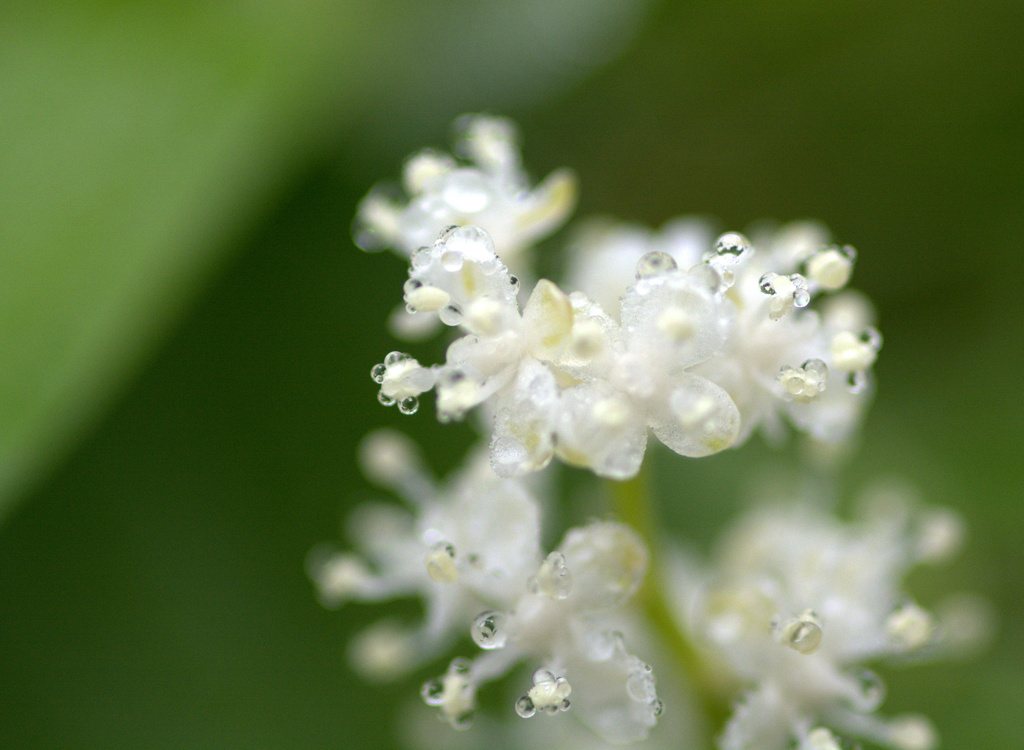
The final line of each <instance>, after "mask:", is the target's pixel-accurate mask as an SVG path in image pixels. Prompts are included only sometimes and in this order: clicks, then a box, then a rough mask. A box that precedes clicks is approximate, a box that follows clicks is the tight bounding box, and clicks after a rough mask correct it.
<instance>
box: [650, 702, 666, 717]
mask: <svg viewBox="0 0 1024 750" xmlns="http://www.w3.org/2000/svg"><path fill="white" fill-rule="evenodd" d="M651 710H652V711H653V712H654V715H655V716H661V715H662V714H663V713H664V712H665V704H664V703H662V702H661V700H660V699H659V698H655V699H654V703H652V704H651Z"/></svg>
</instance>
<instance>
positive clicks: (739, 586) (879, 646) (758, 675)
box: [676, 493, 961, 750]
mask: <svg viewBox="0 0 1024 750" xmlns="http://www.w3.org/2000/svg"><path fill="white" fill-rule="evenodd" d="M861 515H862V517H861V518H860V519H859V520H856V521H854V522H848V523H844V522H840V521H838V520H836V519H834V518H832V517H830V516H829V515H827V514H826V513H825V512H824V511H822V510H821V509H820V507H817V506H811V505H802V504H801V505H794V506H790V507H775V508H763V507H762V508H759V509H757V510H754V511H753V512H751V513H750V514H749V515H748V516H747V517H745V518H743V519H741V520H740V521H739V522H738V523H737V524H736V526H735V527H734V528H733V529H732V530H731V532H730V533H729V534H727V536H726V537H725V539H724V541H723V543H722V544H721V545H720V547H719V548H718V551H717V555H716V557H715V560H714V565H713V566H711V567H710V568H709V569H708V570H707V571H706V572H705V573H704V575H703V582H702V583H700V584H695V581H694V579H693V578H692V576H691V577H690V578H689V580H685V579H682V580H681V579H677V581H676V585H677V586H679V587H680V588H681V589H687V590H688V591H689V592H690V598H689V601H688V603H686V604H680V605H679V606H680V607H681V608H685V609H686V612H685V617H684V618H683V619H686V620H687V622H688V626H687V627H688V628H689V629H690V631H691V632H693V633H694V634H695V637H696V638H697V639H699V641H700V642H702V643H703V644H704V645H705V646H706V647H707V653H708V657H709V658H711V659H714V660H716V661H717V662H718V663H719V664H720V665H721V668H720V670H719V672H720V673H728V674H730V675H731V676H732V678H733V680H734V681H735V682H736V684H737V685H739V686H745V689H746V692H744V694H743V696H742V697H741V699H740V701H739V702H738V704H737V706H736V709H735V713H734V714H733V717H732V718H731V720H730V721H729V723H728V724H727V726H726V728H725V731H724V733H723V735H722V736H721V737H720V742H719V744H720V746H721V747H722V748H723V750H784V748H790V747H793V743H794V742H796V743H797V746H798V747H799V748H815V749H816V750H832V748H838V747H840V744H839V742H838V740H837V739H836V738H835V735H834V734H833V732H835V733H837V734H839V735H851V736H856V737H861V738H865V739H870V740H871V741H873V742H878V743H880V744H883V745H887V746H890V747H893V748H896V749H897V750H927V748H932V747H934V746H935V744H936V735H935V732H934V730H933V729H932V727H931V724H930V723H929V722H928V721H927V720H926V719H924V718H922V717H917V716H903V717H897V718H893V719H886V718H883V717H879V716H877V715H876V714H874V711H875V710H876V709H877V708H878V707H879V706H880V705H881V703H882V701H883V699H884V695H885V690H884V686H883V685H882V683H881V681H880V680H879V678H878V677H877V676H876V675H875V674H874V673H872V672H870V671H869V670H867V669H864V668H863V666H862V665H863V664H864V663H867V662H872V661H877V660H879V659H883V658H889V659H902V660H906V659H920V658H927V657H934V656H936V655H937V654H940V653H943V651H944V649H945V646H944V645H943V643H942V635H943V630H944V628H943V623H942V622H941V621H940V620H939V619H938V618H936V617H935V616H933V615H932V614H931V613H929V612H928V611H927V610H925V609H924V608H922V607H921V606H920V605H918V604H916V603H915V602H913V600H911V599H910V597H909V596H907V594H906V593H905V592H904V591H903V590H902V588H901V582H902V579H903V578H904V576H905V575H906V573H907V572H908V570H909V569H910V568H911V567H913V566H914V565H916V564H918V563H921V562H932V561H935V560H937V559H940V558H942V557H944V556H947V555H949V554H951V553H952V552H953V551H954V550H955V548H956V546H957V540H958V539H959V533H960V531H961V527H960V526H959V524H958V523H957V522H956V521H955V519H954V518H953V517H951V516H950V514H949V513H948V512H945V511H933V510H926V509H920V508H913V507H911V506H910V505H909V504H908V503H907V502H906V501H905V500H903V499H900V497H899V496H898V495H895V494H892V493H889V494H887V495H886V498H885V500H884V502H875V503H870V504H865V506H864V511H863V512H862V514H861ZM677 594H678V592H677ZM679 598H680V599H686V597H685V596H681V597H679ZM826 727H827V728H826Z"/></svg>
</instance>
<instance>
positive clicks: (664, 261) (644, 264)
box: [636, 250, 676, 279]
mask: <svg viewBox="0 0 1024 750" xmlns="http://www.w3.org/2000/svg"><path fill="white" fill-rule="evenodd" d="M675 268H676V261H675V258H673V257H672V256H671V255H669V254H668V253H662V252H659V251H657V250H655V251H654V252H650V253H647V254H645V255H644V256H643V257H641V258H640V260H639V261H637V264H636V277H637V278H638V279H642V278H645V277H647V276H654V275H656V274H659V273H666V272H668V271H672V270H674V269H675Z"/></svg>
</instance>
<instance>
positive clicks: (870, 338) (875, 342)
mask: <svg viewBox="0 0 1024 750" xmlns="http://www.w3.org/2000/svg"><path fill="white" fill-rule="evenodd" d="M860 340H861V341H863V342H864V343H865V344H867V345H868V346H870V347H871V348H872V349H874V350H875V351H876V352H877V351H878V350H879V349H881V348H882V334H881V333H879V331H878V329H877V328H874V327H873V326H869V327H868V328H865V329H864V331H863V332H862V333H861V335H860Z"/></svg>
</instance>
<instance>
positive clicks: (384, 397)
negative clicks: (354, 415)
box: [377, 391, 395, 406]
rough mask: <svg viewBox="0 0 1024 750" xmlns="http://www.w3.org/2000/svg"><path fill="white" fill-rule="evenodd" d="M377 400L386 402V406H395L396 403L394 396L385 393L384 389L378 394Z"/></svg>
mask: <svg viewBox="0 0 1024 750" xmlns="http://www.w3.org/2000/svg"><path fill="white" fill-rule="evenodd" d="M377 400H378V401H380V402H381V403H382V404H384V406H394V403H395V398H394V396H387V395H385V394H384V391H380V392H379V393H378V394H377Z"/></svg>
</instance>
